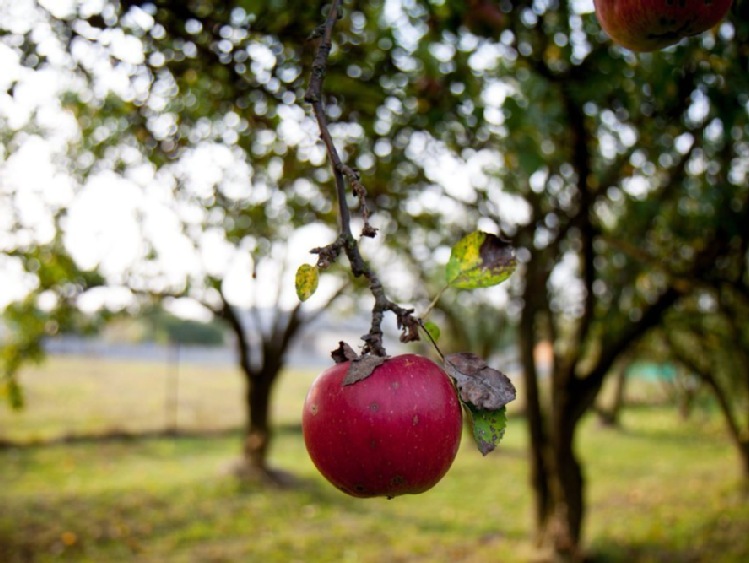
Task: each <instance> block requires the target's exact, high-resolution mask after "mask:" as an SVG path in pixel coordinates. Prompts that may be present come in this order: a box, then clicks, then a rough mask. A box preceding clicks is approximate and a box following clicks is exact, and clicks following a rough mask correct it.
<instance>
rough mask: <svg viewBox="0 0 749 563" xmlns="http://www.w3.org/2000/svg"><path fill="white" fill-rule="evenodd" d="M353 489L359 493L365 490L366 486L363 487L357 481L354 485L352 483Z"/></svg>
mask: <svg viewBox="0 0 749 563" xmlns="http://www.w3.org/2000/svg"><path fill="white" fill-rule="evenodd" d="M354 490H355V491H356V492H357V493H359V494H360V495H361V494H364V493H366V492H367V487H365V486H364V485H362V484H361V483H357V484H356V485H354Z"/></svg>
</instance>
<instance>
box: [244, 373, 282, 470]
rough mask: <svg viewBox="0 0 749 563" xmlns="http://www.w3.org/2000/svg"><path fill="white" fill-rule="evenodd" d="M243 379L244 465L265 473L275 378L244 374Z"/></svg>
mask: <svg viewBox="0 0 749 563" xmlns="http://www.w3.org/2000/svg"><path fill="white" fill-rule="evenodd" d="M253 376H254V377H253ZM245 378H246V385H247V387H246V394H245V401H246V403H245V408H246V412H247V413H248V415H247V427H246V431H245V439H244V448H243V452H244V458H245V463H246V464H247V466H248V467H249V468H251V469H253V470H255V471H258V472H266V471H267V469H268V452H269V449H270V448H269V445H270V441H271V437H272V436H271V434H272V427H271V416H270V409H271V394H272V392H273V383H274V380H275V378H274V377H269V376H267V375H266V374H259V375H256V374H245Z"/></svg>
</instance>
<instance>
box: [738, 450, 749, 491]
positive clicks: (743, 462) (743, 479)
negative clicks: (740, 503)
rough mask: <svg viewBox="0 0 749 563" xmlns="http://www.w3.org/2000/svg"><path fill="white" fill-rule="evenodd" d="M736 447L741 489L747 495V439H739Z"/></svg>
mask: <svg viewBox="0 0 749 563" xmlns="http://www.w3.org/2000/svg"><path fill="white" fill-rule="evenodd" d="M738 447H739V448H738V449H739V458H740V461H741V490H742V492H743V493H744V495H746V496H747V497H749V439H746V440H743V441H741V442H740V443H739V444H738Z"/></svg>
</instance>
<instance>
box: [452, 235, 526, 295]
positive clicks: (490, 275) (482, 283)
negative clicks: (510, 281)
mask: <svg viewBox="0 0 749 563" xmlns="http://www.w3.org/2000/svg"><path fill="white" fill-rule="evenodd" d="M516 266H517V261H516V260H515V252H514V250H513V248H512V246H511V245H510V244H509V243H507V242H505V241H503V240H502V239H501V238H499V237H498V236H496V235H493V234H490V233H484V232H482V231H474V232H473V233H471V234H469V235H467V236H465V237H463V238H462V239H461V240H459V241H458V242H457V243H456V244H455V246H453V248H452V252H451V253H450V260H449V261H448V262H447V266H446V268H445V276H446V278H447V283H448V285H449V286H450V287H455V288H458V289H476V288H479V287H491V286H493V285H497V284H500V283H502V282H503V281H505V280H506V279H507V278H509V277H510V275H512V273H513V272H514V271H515V267H516Z"/></svg>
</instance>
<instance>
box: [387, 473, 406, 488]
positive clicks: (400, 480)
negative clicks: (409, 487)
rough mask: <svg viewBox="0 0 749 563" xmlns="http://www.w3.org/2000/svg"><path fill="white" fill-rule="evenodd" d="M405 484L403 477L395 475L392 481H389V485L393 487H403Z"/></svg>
mask: <svg viewBox="0 0 749 563" xmlns="http://www.w3.org/2000/svg"><path fill="white" fill-rule="evenodd" d="M405 483H406V479H405V477H403V475H396V476H395V477H393V478H392V479H390V484H391V485H393V486H395V487H398V486H400V485H404V484H405Z"/></svg>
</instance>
